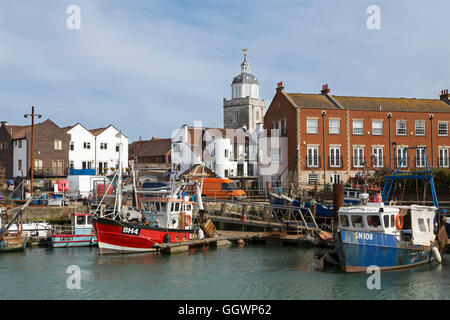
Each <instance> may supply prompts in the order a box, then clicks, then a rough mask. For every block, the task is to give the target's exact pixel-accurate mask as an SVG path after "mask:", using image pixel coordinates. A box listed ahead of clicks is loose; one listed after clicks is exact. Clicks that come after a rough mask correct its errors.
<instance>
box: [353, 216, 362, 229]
mask: <svg viewBox="0 0 450 320" xmlns="http://www.w3.org/2000/svg"><path fill="white" fill-rule="evenodd" d="M352 225H353V226H354V227H357V228H359V227H364V220H363V217H362V216H352Z"/></svg>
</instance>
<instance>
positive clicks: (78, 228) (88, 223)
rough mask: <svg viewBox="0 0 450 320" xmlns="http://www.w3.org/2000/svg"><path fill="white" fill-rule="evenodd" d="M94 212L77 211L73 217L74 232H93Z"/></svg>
mask: <svg viewBox="0 0 450 320" xmlns="http://www.w3.org/2000/svg"><path fill="white" fill-rule="evenodd" d="M92 219H93V214H91V213H75V214H74V215H73V217H72V226H73V229H74V234H86V233H91V231H92V230H93V229H92Z"/></svg>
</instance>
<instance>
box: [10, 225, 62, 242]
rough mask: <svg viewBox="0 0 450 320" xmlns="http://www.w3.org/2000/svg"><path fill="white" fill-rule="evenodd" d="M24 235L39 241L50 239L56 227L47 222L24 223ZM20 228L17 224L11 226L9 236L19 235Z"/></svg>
mask: <svg viewBox="0 0 450 320" xmlns="http://www.w3.org/2000/svg"><path fill="white" fill-rule="evenodd" d="M21 228H22V233H23V234H25V235H27V236H29V237H35V238H39V239H49V238H50V237H51V235H52V234H53V232H54V227H53V226H52V225H51V224H49V223H48V222H46V221H40V222H24V223H22V226H21ZM18 229H19V226H18V225H17V224H13V225H11V227H10V228H9V234H12V235H15V234H17V230H18Z"/></svg>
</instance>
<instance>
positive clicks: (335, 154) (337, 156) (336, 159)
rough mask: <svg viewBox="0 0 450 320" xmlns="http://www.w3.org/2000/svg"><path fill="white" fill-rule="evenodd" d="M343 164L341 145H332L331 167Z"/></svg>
mask: <svg viewBox="0 0 450 320" xmlns="http://www.w3.org/2000/svg"><path fill="white" fill-rule="evenodd" d="M340 166H341V147H330V167H333V168H339V167H340Z"/></svg>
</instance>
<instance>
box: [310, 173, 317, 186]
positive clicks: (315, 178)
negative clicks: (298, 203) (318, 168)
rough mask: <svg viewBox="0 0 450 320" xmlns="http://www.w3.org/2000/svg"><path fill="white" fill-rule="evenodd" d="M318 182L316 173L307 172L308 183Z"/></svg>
mask: <svg viewBox="0 0 450 320" xmlns="http://www.w3.org/2000/svg"><path fill="white" fill-rule="evenodd" d="M317 182H319V175H318V174H317V173H309V174H308V184H316V183H317Z"/></svg>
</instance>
